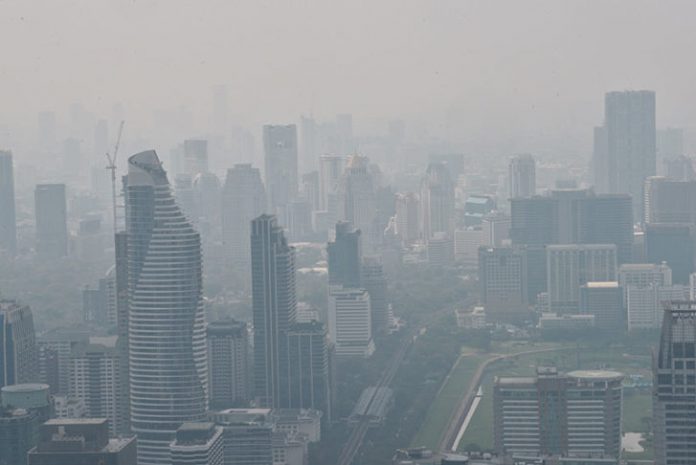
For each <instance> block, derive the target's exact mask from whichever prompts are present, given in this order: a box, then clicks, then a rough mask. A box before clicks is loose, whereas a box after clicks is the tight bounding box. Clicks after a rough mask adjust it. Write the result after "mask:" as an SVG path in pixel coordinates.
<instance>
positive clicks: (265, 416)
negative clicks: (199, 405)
mask: <svg viewBox="0 0 696 465" xmlns="http://www.w3.org/2000/svg"><path fill="white" fill-rule="evenodd" d="M270 413H271V410H270V409H259V408H255V409H227V410H223V411H221V412H210V413H209V414H208V417H209V419H210V421H213V422H215V424H217V425H219V426H221V427H222V431H223V432H222V436H223V440H224V456H225V462H224V463H225V465H273V464H274V462H273V450H272V446H271V444H272V437H273V429H274V425H273V424H272V423H271V421H270V419H269V416H270Z"/></svg>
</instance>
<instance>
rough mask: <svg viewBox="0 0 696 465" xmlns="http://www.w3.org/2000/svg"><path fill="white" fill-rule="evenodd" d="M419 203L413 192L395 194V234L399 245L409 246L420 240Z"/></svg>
mask: <svg viewBox="0 0 696 465" xmlns="http://www.w3.org/2000/svg"><path fill="white" fill-rule="evenodd" d="M419 206H420V201H419V199H418V196H417V195H416V194H414V193H413V192H407V193H405V194H396V234H398V236H399V239H401V244H402V245H404V246H409V245H411V244H413V243H415V242H416V241H418V239H419V238H420V225H419V218H420V213H419V211H418V209H419Z"/></svg>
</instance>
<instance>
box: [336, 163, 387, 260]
mask: <svg viewBox="0 0 696 465" xmlns="http://www.w3.org/2000/svg"><path fill="white" fill-rule="evenodd" d="M375 188H376V186H375V181H374V179H373V176H372V172H371V171H370V163H369V160H368V158H367V157H362V156H359V155H353V156H352V157H350V159H349V160H348V164H347V165H346V167H345V169H344V171H343V175H342V176H341V179H340V180H339V184H338V195H339V199H340V200H339V202H340V208H339V219H341V220H343V221H348V222H350V223H351V224H352V225H353V226H354V227H355V228H356V229H359V230H360V232H361V235H362V241H363V247H364V248H365V249H366V250H368V251H371V250H372V249H373V248H374V246H375V245H376V243H377V241H378V240H379V239H380V238H381V235H382V231H378V230H377V229H376V228H375V226H376V224H375V221H376V219H377V197H376V193H375Z"/></svg>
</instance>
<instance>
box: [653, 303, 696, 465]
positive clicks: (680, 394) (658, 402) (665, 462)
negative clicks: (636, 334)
mask: <svg viewBox="0 0 696 465" xmlns="http://www.w3.org/2000/svg"><path fill="white" fill-rule="evenodd" d="M695 346H696V303H695V302H693V301H673V302H667V303H666V304H665V309H664V315H663V320H662V333H661V336H660V345H659V348H658V350H656V351H655V352H654V353H653V380H654V381H653V408H652V410H653V420H652V425H653V426H652V428H653V437H654V447H655V465H682V464H685V463H692V462H695V461H696V449H694V444H696V428H694V416H693V414H692V413H691V412H693V411H694V410H696V400H695V399H694V392H696V380H695V377H694V367H695V366H696V349H695V348H694V347H695Z"/></svg>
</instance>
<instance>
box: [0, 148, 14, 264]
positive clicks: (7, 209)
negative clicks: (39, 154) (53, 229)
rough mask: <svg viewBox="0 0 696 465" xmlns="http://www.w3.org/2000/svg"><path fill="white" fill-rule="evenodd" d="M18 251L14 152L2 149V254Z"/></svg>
mask: <svg viewBox="0 0 696 465" xmlns="http://www.w3.org/2000/svg"><path fill="white" fill-rule="evenodd" d="M16 252H17V218H16V213H15V189H14V166H13V163H12V152H10V151H8V150H0V254H2V253H6V254H8V255H10V256H12V255H14V254H15V253H16Z"/></svg>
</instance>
